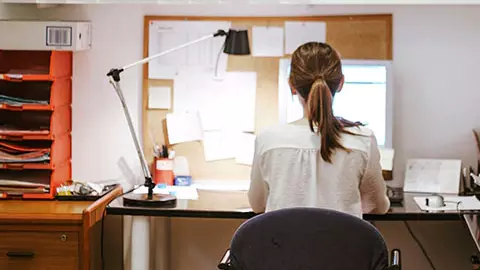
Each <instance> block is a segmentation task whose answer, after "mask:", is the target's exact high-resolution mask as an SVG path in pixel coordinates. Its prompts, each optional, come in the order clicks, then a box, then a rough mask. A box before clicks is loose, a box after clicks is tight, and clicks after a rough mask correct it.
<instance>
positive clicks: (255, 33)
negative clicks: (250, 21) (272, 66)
mask: <svg viewBox="0 0 480 270" xmlns="http://www.w3.org/2000/svg"><path fill="white" fill-rule="evenodd" d="M283 45H284V39H283V28H282V27H268V26H267V27H265V26H254V27H252V55H253V56H256V57H278V56H283V51H284V47H283Z"/></svg>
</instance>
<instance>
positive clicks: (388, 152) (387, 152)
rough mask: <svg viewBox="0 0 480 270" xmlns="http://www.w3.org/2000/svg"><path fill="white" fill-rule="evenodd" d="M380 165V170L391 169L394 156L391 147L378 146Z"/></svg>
mask: <svg viewBox="0 0 480 270" xmlns="http://www.w3.org/2000/svg"><path fill="white" fill-rule="evenodd" d="M379 150H380V165H381V166H382V170H385V171H392V170H393V157H394V156H395V150H394V149H391V148H383V147H380V148H379Z"/></svg>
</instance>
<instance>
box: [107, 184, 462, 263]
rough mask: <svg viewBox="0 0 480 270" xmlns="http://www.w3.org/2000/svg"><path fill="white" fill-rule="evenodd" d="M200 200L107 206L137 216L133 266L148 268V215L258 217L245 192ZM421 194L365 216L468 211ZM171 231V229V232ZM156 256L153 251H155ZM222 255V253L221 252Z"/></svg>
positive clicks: (202, 194)
mask: <svg viewBox="0 0 480 270" xmlns="http://www.w3.org/2000/svg"><path fill="white" fill-rule="evenodd" d="M198 195H199V198H198V200H178V202H177V205H176V206H175V207H173V208H142V207H126V206H123V200H122V198H121V197H119V198H116V199H115V200H113V201H112V203H110V205H109V206H108V207H107V214H108V215H129V216H134V218H133V224H132V226H133V228H134V230H135V234H134V235H133V236H132V251H131V253H132V254H135V255H134V256H132V258H131V262H130V263H131V265H132V267H131V269H136V270H147V269H150V268H149V264H148V262H149V261H150V254H149V253H148V252H144V251H145V250H148V249H149V245H148V243H149V242H150V236H149V231H150V225H149V224H150V220H149V218H148V217H155V216H156V217H181V218H209V219H212V218H217V219H248V218H251V217H253V216H255V213H253V212H252V211H251V210H250V206H249V203H248V198H247V193H246V192H245V191H210V190H198ZM417 195H418V194H412V193H406V194H405V200H404V204H403V206H401V207H392V208H391V209H390V211H389V212H388V213H387V214H385V215H370V214H367V215H364V218H365V219H366V220H369V221H404V220H411V221H413V220H422V221H423V220H430V221H448V220H462V219H463V216H462V215H463V214H464V213H465V212H461V213H459V212H455V211H453V212H425V211H422V210H421V209H420V208H419V207H418V206H417V204H416V203H415V201H414V200H413V197H415V196H417ZM167 233H168V232H167ZM152 255H153V254H152ZM219 256H220V255H219Z"/></svg>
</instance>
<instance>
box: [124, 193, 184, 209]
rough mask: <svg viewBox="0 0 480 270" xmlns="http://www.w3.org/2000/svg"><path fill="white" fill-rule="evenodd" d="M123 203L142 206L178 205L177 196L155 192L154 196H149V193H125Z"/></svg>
mask: <svg viewBox="0 0 480 270" xmlns="http://www.w3.org/2000/svg"><path fill="white" fill-rule="evenodd" d="M123 205H125V206H140V207H168V208H170V207H175V206H177V198H176V197H174V196H172V195H166V194H153V196H152V198H150V199H149V198H148V195H147V194H133V193H130V194H125V195H123Z"/></svg>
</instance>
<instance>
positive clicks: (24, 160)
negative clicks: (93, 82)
mask: <svg viewBox="0 0 480 270" xmlns="http://www.w3.org/2000/svg"><path fill="white" fill-rule="evenodd" d="M71 76H72V52H69V51H19V50H17V51H13V50H11V51H10V50H0V198H10V197H21V198H24V199H53V198H54V197H55V193H56V188H57V187H58V186H59V185H60V184H61V183H63V182H65V181H67V180H68V179H70V177H71V156H72V154H71V127H72V124H71V121H72V120H71V103H72V79H71Z"/></svg>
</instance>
